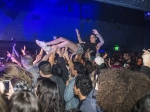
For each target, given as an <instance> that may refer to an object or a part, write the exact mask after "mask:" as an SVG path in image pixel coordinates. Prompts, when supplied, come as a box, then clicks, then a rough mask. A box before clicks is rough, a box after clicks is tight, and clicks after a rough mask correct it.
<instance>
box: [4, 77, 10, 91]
mask: <svg viewBox="0 0 150 112" xmlns="http://www.w3.org/2000/svg"><path fill="white" fill-rule="evenodd" d="M3 83H4V87H5V92H6V93H7V92H9V80H3Z"/></svg>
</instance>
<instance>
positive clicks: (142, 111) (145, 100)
mask: <svg viewBox="0 0 150 112" xmlns="http://www.w3.org/2000/svg"><path fill="white" fill-rule="evenodd" d="M132 112H150V94H146V95H145V96H143V97H142V98H141V99H140V100H139V101H138V102H137V103H136V105H135V106H134V107H133V110H132Z"/></svg>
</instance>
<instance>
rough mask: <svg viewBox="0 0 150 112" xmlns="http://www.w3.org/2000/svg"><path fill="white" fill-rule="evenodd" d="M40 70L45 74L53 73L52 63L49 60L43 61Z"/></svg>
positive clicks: (39, 66)
mask: <svg viewBox="0 0 150 112" xmlns="http://www.w3.org/2000/svg"><path fill="white" fill-rule="evenodd" d="M38 68H39V71H41V72H42V73H43V74H44V75H48V74H51V73H52V69H51V64H50V62H48V61H42V62H40V63H39V65H38Z"/></svg>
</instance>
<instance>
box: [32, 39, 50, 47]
mask: <svg viewBox="0 0 150 112" xmlns="http://www.w3.org/2000/svg"><path fill="white" fill-rule="evenodd" d="M35 42H36V43H37V45H39V46H40V47H41V48H43V47H46V46H47V45H46V44H45V42H42V41H39V40H36V41H35ZM43 49H44V48H43Z"/></svg>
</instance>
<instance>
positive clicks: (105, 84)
mask: <svg viewBox="0 0 150 112" xmlns="http://www.w3.org/2000/svg"><path fill="white" fill-rule="evenodd" d="M98 81H99V83H98V85H99V87H98V91H97V97H96V98H97V104H98V105H99V106H100V107H102V108H103V109H104V111H107V112H131V109H132V107H133V105H134V104H135V103H136V101H138V100H139V99H140V98H141V97H142V96H143V95H144V94H146V93H147V92H149V91H150V79H149V78H148V76H146V75H145V74H142V73H139V72H133V71H130V70H125V69H107V70H103V72H102V73H101V75H100V76H99V79H98ZM104 93H105V94H104Z"/></svg>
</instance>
